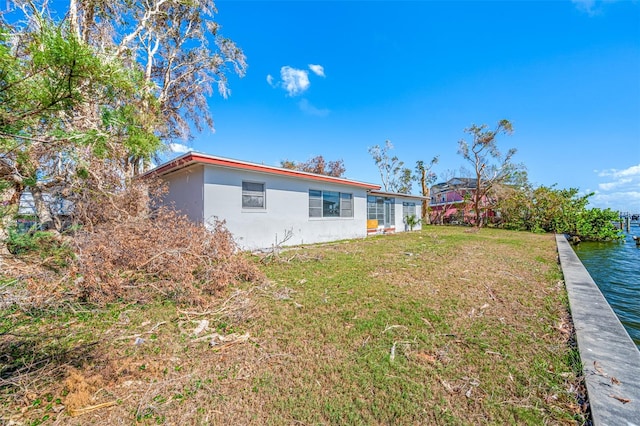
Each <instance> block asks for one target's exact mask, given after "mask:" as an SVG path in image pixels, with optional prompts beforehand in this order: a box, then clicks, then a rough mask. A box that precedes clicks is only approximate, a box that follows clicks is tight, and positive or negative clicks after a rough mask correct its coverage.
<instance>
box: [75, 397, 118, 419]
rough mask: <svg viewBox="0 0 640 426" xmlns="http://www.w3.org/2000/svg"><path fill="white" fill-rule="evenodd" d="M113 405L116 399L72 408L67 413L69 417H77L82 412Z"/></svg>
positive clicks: (85, 412) (115, 403)
mask: <svg viewBox="0 0 640 426" xmlns="http://www.w3.org/2000/svg"><path fill="white" fill-rule="evenodd" d="M114 405H117V401H109V402H103V403H102V404H97V405H90V406H88V407H84V408H72V409H70V410H69V415H70V416H71V417H78V416H81V415H82V414H87V413H90V412H92V411H96V410H99V409H101V408H107V407H113V406H114Z"/></svg>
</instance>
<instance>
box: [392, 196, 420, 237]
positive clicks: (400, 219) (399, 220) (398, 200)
mask: <svg viewBox="0 0 640 426" xmlns="http://www.w3.org/2000/svg"><path fill="white" fill-rule="evenodd" d="M394 198H395V205H396V213H395V220H396V221H395V222H396V232H403V231H408V230H409V227H408V226H406V224H405V223H404V216H403V214H402V212H403V210H402V207H403V206H402V203H404V202H410V203H416V217H417V218H418V219H420V217H421V212H422V200H420V199H416V198H412V197H402V196H400V195H396V196H395V197H394ZM413 229H414V231H415V230H416V229H420V225H418V226H416V227H414V228H413Z"/></svg>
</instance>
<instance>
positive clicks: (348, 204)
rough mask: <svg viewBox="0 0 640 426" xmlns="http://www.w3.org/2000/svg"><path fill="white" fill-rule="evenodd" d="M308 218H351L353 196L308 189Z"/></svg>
mask: <svg viewBox="0 0 640 426" xmlns="http://www.w3.org/2000/svg"><path fill="white" fill-rule="evenodd" d="M309 217H353V194H346V193H344V192H335V191H319V190H317V189H310V190H309Z"/></svg>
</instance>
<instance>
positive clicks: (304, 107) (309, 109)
mask: <svg viewBox="0 0 640 426" xmlns="http://www.w3.org/2000/svg"><path fill="white" fill-rule="evenodd" d="M298 107H299V108H300V110H301V111H303V112H305V113H307V114H309V115H315V116H318V117H326V116H327V115H329V110H328V109H326V108H322V109H321V108H316V107H315V106H313V105H311V104H310V103H309V101H308V100H306V99H301V100H300V102H298Z"/></svg>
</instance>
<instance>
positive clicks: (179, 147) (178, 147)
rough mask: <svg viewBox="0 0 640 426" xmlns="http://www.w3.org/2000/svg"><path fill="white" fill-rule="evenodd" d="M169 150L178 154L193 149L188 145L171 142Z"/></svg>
mask: <svg viewBox="0 0 640 426" xmlns="http://www.w3.org/2000/svg"><path fill="white" fill-rule="evenodd" d="M169 150H170V151H171V152H175V153H178V154H184V153H185V152H189V151H193V149H192V148H190V147H188V146H187V145H183V144H181V143H170V144H169Z"/></svg>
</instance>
